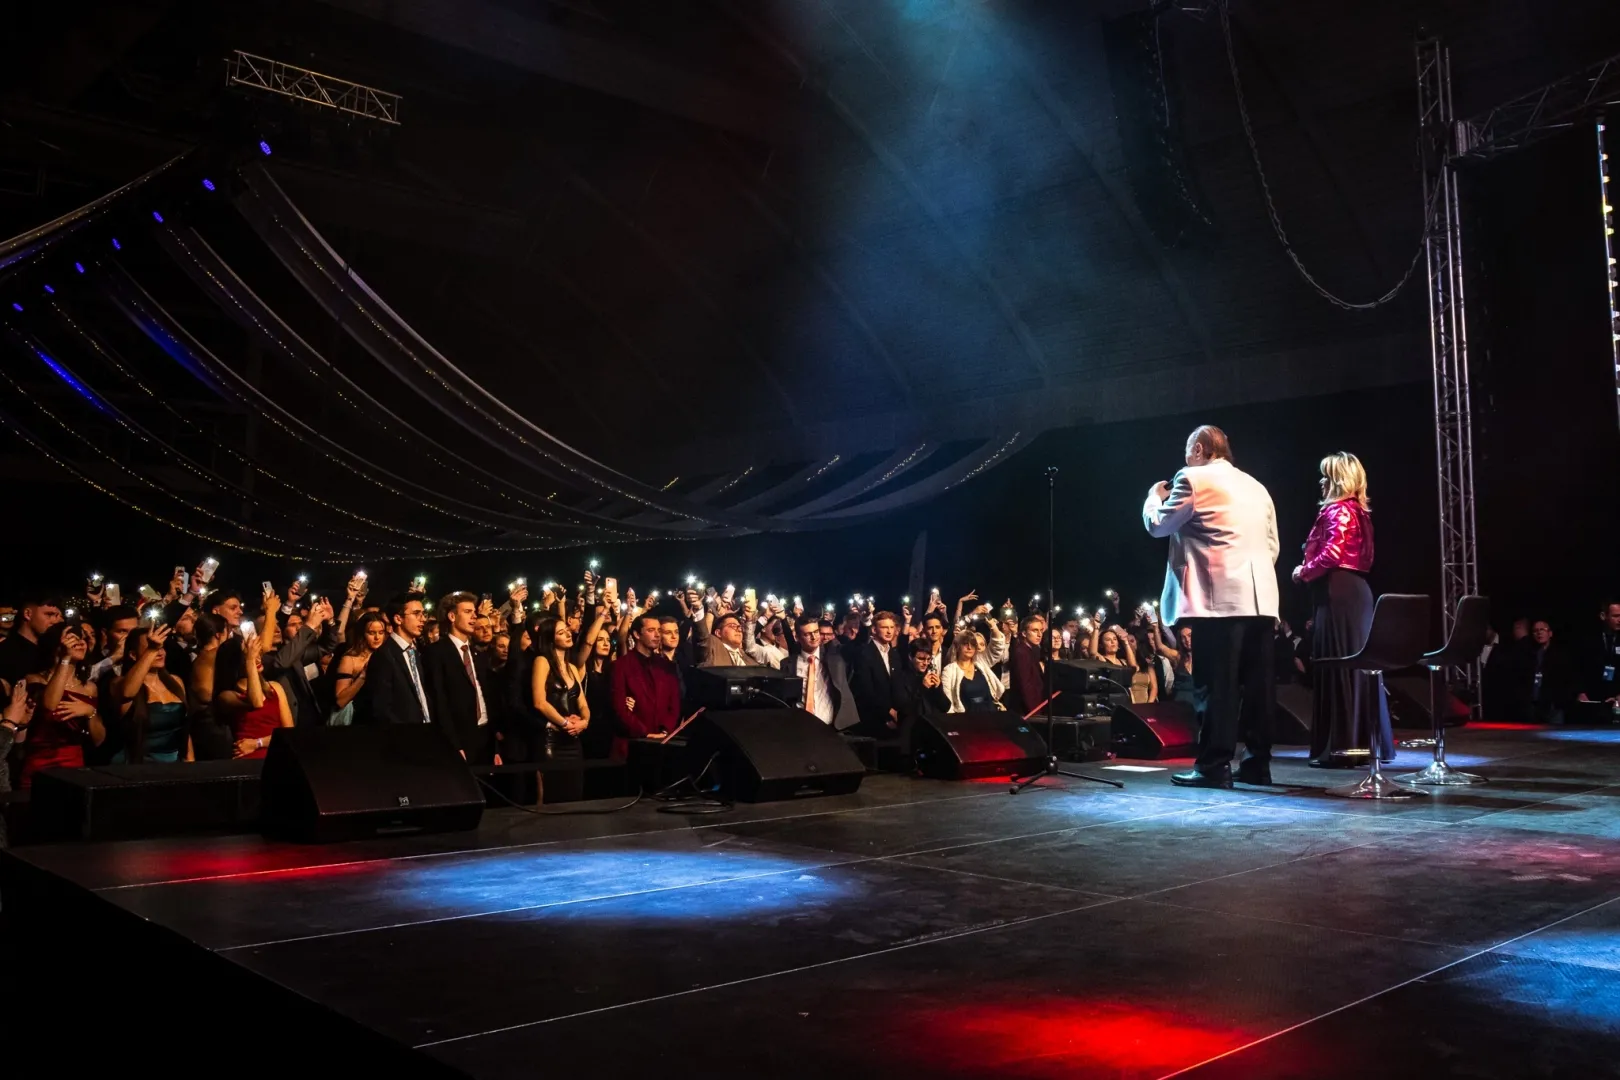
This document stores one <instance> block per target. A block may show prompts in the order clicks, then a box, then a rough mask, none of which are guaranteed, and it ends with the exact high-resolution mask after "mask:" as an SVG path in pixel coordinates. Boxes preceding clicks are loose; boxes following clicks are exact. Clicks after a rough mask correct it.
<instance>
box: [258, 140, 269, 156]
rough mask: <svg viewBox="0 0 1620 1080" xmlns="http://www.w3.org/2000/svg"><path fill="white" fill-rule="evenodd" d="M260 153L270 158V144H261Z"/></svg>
mask: <svg viewBox="0 0 1620 1080" xmlns="http://www.w3.org/2000/svg"><path fill="white" fill-rule="evenodd" d="M259 153H261V154H263V155H264V156H265V157H269V156H270V144H269V143H267V142H261V143H260V144H259Z"/></svg>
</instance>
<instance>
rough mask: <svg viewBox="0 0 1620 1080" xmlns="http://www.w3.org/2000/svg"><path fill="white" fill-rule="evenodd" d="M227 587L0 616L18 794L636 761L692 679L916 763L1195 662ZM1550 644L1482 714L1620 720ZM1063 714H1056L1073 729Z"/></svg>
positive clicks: (1614, 623)
mask: <svg viewBox="0 0 1620 1080" xmlns="http://www.w3.org/2000/svg"><path fill="white" fill-rule="evenodd" d="M217 570H218V564H217V563H215V562H214V561H213V560H207V561H205V562H203V563H202V564H201V565H200V566H198V567H197V568H196V569H195V570H194V571H191V572H189V573H188V572H186V571H185V570H183V569H182V568H176V570H175V571H174V573H173V575H172V577H171V579H170V581H169V584H168V588H167V590H166V591H165V592H164V593H162V594H159V593H158V592H157V591H156V590H152V589H147V588H144V587H143V589H142V594H141V596H140V597H139V598H138V599H137V600H136V602H134V603H130V602H128V601H126V599H125V598H123V597H122V596H121V595H120V594H119V592H118V588H117V586H116V585H113V584H111V583H108V582H106V581H104V580H102V579H101V578H100V577H99V576H96V577H92V578H91V579H90V580H89V581H88V582H87V584H86V588H85V590H84V595H82V596H80V597H78V598H76V599H71V600H69V599H63V598H59V597H55V596H51V595H47V594H45V593H35V594H30V595H26V596H24V597H22V598H21V603H20V604H19V605H18V606H17V607H15V608H12V609H10V610H6V609H0V633H3V635H4V636H3V639H0V694H3V701H4V703H5V707H4V711H3V715H0V791H4V790H6V789H7V788H8V787H11V786H15V787H18V788H27V787H28V786H29V785H30V784H31V782H32V780H33V777H34V776H35V775H36V774H37V773H38V772H39V771H40V770H41V769H45V768H51V767H54V766H81V765H85V764H102V763H122V762H187V761H197V760H208V759H227V758H255V757H263V756H264V754H265V752H266V750H267V748H268V746H269V743H270V740H271V738H272V737H273V735H274V733H275V732H276V731H277V730H278V729H280V728H284V727H292V726H295V725H311V724H321V725H349V724H380V723H431V724H434V725H437V726H438V727H439V729H440V730H441V731H443V732H444V734H445V736H446V737H447V738H448V739H449V741H450V743H451V744H452V745H453V746H454V747H455V748H456V750H457V751H459V752H460V753H461V755H462V756H463V757H464V758H466V760H467V761H468V762H470V763H484V764H502V763H521V762H539V761H568V760H575V759H578V760H583V759H587V758H611V757H615V756H618V757H622V756H623V755H624V753H625V750H626V745H627V743H628V741H629V740H631V739H637V738H659V737H661V736H663V735H664V734H667V733H668V732H670V731H672V730H674V729H675V728H676V727H678V726H679V724H680V723H681V720H682V719H683V718H684V717H685V716H686V715H689V714H690V712H691V708H690V705H689V704H688V695H687V684H688V682H689V674H690V672H691V670H692V669H693V668H697V667H714V666H724V667H731V666H766V667H770V668H774V669H777V670H778V671H780V672H781V673H783V674H786V675H789V676H795V677H797V678H799V679H800V680H801V685H802V687H803V697H802V699H801V700H800V701H797V702H793V703H792V704H794V705H799V706H802V707H803V708H805V709H806V710H807V711H809V712H811V713H813V714H814V715H816V716H817V717H818V718H820V719H821V720H823V721H824V722H826V723H828V724H830V725H832V726H834V727H836V728H837V729H839V730H840V731H845V732H849V733H851V734H861V735H869V736H873V737H876V738H880V739H888V738H894V739H902V740H903V739H904V738H905V737H906V734H907V732H908V731H909V728H910V726H911V724H913V723H914V722H915V720H916V718H917V717H918V716H920V715H922V714H924V713H926V712H938V713H949V712H962V711H973V710H983V709H1005V710H1010V711H1013V712H1017V713H1019V714H1020V715H1027V714H1030V713H1033V712H1034V711H1036V710H1039V709H1040V708H1041V707H1042V706H1043V705H1044V704H1045V701H1046V685H1047V684H1046V677H1045V673H1044V666H1045V664H1046V662H1047V661H1049V660H1051V659H1073V658H1082V659H1090V660H1093V661H1095V662H1096V664H1097V665H1099V669H1100V670H1102V671H1104V673H1105V674H1107V673H1108V669H1117V674H1115V675H1111V676H1110V677H1109V681H1110V682H1111V683H1112V684H1114V685H1116V686H1117V687H1118V689H1119V691H1120V693H1121V694H1124V693H1129V695H1130V697H1131V698H1132V699H1133V700H1135V701H1138V702H1156V701H1160V700H1165V699H1176V700H1181V701H1184V702H1187V703H1189V704H1190V703H1191V701H1192V695H1193V689H1192V678H1191V675H1192V640H1191V634H1190V632H1189V631H1188V629H1187V627H1186V626H1184V625H1183V626H1182V627H1180V628H1179V629H1177V628H1167V627H1165V626H1163V625H1162V624H1161V623H1160V620H1159V618H1158V614H1157V610H1156V604H1155V603H1154V602H1144V603H1142V604H1140V605H1138V606H1137V607H1135V608H1134V609H1122V608H1121V606H1120V600H1119V594H1118V593H1117V592H1115V591H1113V590H1109V591H1108V592H1107V593H1106V594H1105V596H1104V598H1103V602H1102V604H1101V605H1100V606H1099V607H1097V608H1095V609H1090V610H1081V609H1079V608H1074V609H1069V610H1067V611H1065V610H1062V609H1058V610H1057V611H1045V610H1042V609H1041V608H1040V605H1039V603H1038V601H1031V602H1030V603H1029V604H1026V605H1023V606H1021V607H1020V606H1018V605H1015V604H1014V603H1013V602H1012V601H1011V600H1006V601H1004V602H1003V603H1002V604H1000V605H995V604H991V603H987V602H985V601H984V600H982V599H981V598H980V597H979V596H978V595H977V593H975V592H971V591H970V592H968V593H967V594H966V595H964V596H962V597H961V598H960V599H959V600H956V601H955V603H954V605H951V606H947V602H946V600H944V599H943V598H942V597H941V596H940V595H939V593H938V592H937V591H936V592H934V593H932V594H931V595H930V596H928V597H926V598H925V599H924V602H923V603H921V604H918V605H916V606H913V605H912V604H911V602H910V598H909V597H906V598H901V599H900V602H899V603H896V604H894V605H892V607H886V606H883V605H880V604H879V603H878V601H877V600H875V599H873V598H869V597H864V596H855V597H851V598H850V601H849V603H848V604H847V605H846V606H843V607H842V608H840V609H839V610H833V609H824V610H818V611H807V610H806V609H805V608H804V606H803V604H802V603H801V602H800V601H799V600H798V598H792V599H789V598H787V597H776V596H765V597H763V598H760V597H756V596H755V594H754V592H753V590H752V589H746V590H741V591H739V590H736V589H734V588H733V587H731V586H729V585H728V586H725V587H723V588H714V587H709V586H707V585H705V584H704V583H702V582H697V581H692V582H689V584H688V587H686V588H685V589H681V590H677V591H676V592H675V593H674V595H672V596H667V597H660V596H659V595H658V593H656V592H651V593H648V594H645V595H642V596H638V595H637V593H636V591H635V590H634V589H625V590H623V591H622V593H621V590H620V588H619V583H618V582H617V581H616V580H615V579H614V578H612V577H603V576H601V575H600V574H599V573H598V572H594V571H587V572H586V573H585V574H584V575H583V580H582V582H581V583H580V584H579V585H577V586H575V587H563V586H559V585H555V584H549V585H547V586H545V587H544V588H542V589H541V590H540V592H539V596H538V597H537V598H534V597H531V592H530V589H529V586H528V584H527V583H526V582H525V581H522V580H519V581H515V582H510V583H508V586H507V588H505V589H504V590H502V592H501V599H500V602H499V603H497V601H496V597H495V596H494V595H491V594H490V593H481V594H480V593H474V592H471V591H460V590H457V591H451V592H448V593H445V594H442V595H440V596H439V597H438V598H437V599H436V600H434V599H430V597H429V594H428V590H427V581H426V579H425V578H417V579H414V580H413V581H412V582H410V583H409V584H408V585H407V586H406V587H405V588H404V589H403V590H401V591H400V592H398V593H397V594H396V595H393V596H391V597H390V598H389V599H387V600H385V601H382V602H379V601H377V600H376V599H374V598H373V596H372V591H371V583H370V581H369V580H368V578H367V576H366V573H365V572H364V571H356V572H355V573H354V574H353V576H351V577H350V578H349V579H348V580H347V582H346V583H344V586H343V588H342V590H341V591H340V592H337V593H331V594H326V593H317V592H316V591H314V590H313V589H312V588H311V586H310V583H309V582H308V581H307V579H305V578H303V577H299V578H298V579H296V580H295V581H293V582H292V583H291V584H290V585H288V586H286V587H283V588H277V587H274V586H273V585H272V584H271V583H270V582H263V583H261V584H260V587H259V588H258V589H256V590H254V591H252V592H251V593H246V592H243V591H239V590H237V589H235V588H231V587H229V586H225V585H220V584H217V583H216V581H215V575H216V573H217ZM1552 638H1553V635H1552V631H1551V629H1550V627H1549V626H1548V624H1547V623H1546V622H1544V621H1540V620H1535V621H1529V620H1519V621H1518V622H1515V623H1514V624H1513V627H1512V631H1511V636H1510V638H1509V639H1508V640H1506V641H1503V642H1500V643H1498V644H1495V645H1493V647H1492V648H1491V650H1489V652H1488V655H1487V662H1486V667H1485V671H1486V678H1485V691H1486V695H1487V698H1486V700H1487V710H1488V711H1490V712H1491V713H1492V714H1494V715H1499V716H1500V718H1502V719H1509V720H1535V721H1542V722H1547V721H1552V722H1557V721H1560V720H1562V719H1563V717H1564V715H1565V714H1566V713H1567V712H1569V711H1571V710H1573V709H1576V708H1588V709H1593V710H1597V709H1602V710H1604V711H1605V715H1607V714H1608V713H1610V712H1613V713H1615V714H1616V715H1620V677H1617V667H1620V603H1614V604H1610V605H1608V606H1606V607H1605V608H1604V609H1603V611H1602V614H1601V618H1600V626H1599V627H1598V628H1597V629H1596V630H1595V631H1594V632H1593V633H1592V634H1590V635H1588V636H1587V639H1586V640H1583V641H1582V642H1581V643H1580V645H1579V647H1576V648H1572V649H1570V650H1568V651H1567V652H1566V651H1565V650H1564V649H1563V648H1562V647H1561V646H1560V645H1557V644H1554V642H1553V640H1552ZM1312 640H1313V635H1312V627H1311V625H1310V624H1309V623H1307V624H1306V625H1305V627H1304V632H1303V633H1299V634H1296V633H1295V631H1294V630H1293V628H1292V627H1291V626H1290V625H1289V623H1288V622H1286V621H1285V620H1278V622H1277V625H1276V631H1275V646H1276V662H1275V665H1274V666H1275V671H1276V673H1277V677H1278V679H1279V680H1283V681H1287V680H1299V681H1302V682H1307V683H1308V682H1310V681H1311V678H1312V673H1311V671H1310V655H1311V651H1312ZM1059 711H1061V710H1059Z"/></svg>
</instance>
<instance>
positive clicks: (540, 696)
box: [529, 618, 591, 801]
mask: <svg viewBox="0 0 1620 1080" xmlns="http://www.w3.org/2000/svg"><path fill="white" fill-rule="evenodd" d="M573 648H574V635H573V633H572V632H571V631H570V630H569V629H568V624H567V623H566V622H564V621H562V620H561V619H557V618H547V619H544V620H542V621H541V622H540V623H539V624H538V625H537V626H536V627H535V628H534V631H533V633H532V640H531V642H530V645H529V651H530V653H531V654H532V655H533V664H532V666H531V668H530V671H529V705H530V709H531V718H532V719H533V720H535V721H537V722H538V724H539V725H542V727H541V730H540V731H539V732H538V733H537V735H536V737H535V740H534V741H535V744H536V745H534V746H533V747H532V748H531V750H532V751H534V752H535V757H536V759H537V760H541V761H544V762H547V763H558V762H570V763H574V764H576V766H578V767H576V768H573V769H567V770H562V771H551V770H547V772H546V786H547V787H548V788H550V789H551V792H552V797H553V799H556V800H563V801H566V800H568V799H570V798H574V799H578V798H580V797H581V794H582V792H583V789H584V771H583V763H584V757H585V755H584V751H583V749H582V748H581V746H580V736H581V735H583V734H584V733H585V729H586V728H588V727H589V726H590V723H591V707H590V704H589V703H588V702H587V701H586V700H585V672H584V670H583V669H582V668H579V667H577V666H575V665H574V663H573V661H572V660H571V659H570V658H569V654H570V653H571V652H573ZM531 726H533V725H531Z"/></svg>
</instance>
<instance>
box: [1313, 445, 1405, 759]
mask: <svg viewBox="0 0 1620 1080" xmlns="http://www.w3.org/2000/svg"><path fill="white" fill-rule="evenodd" d="M1321 470H1322V481H1321V483H1322V508H1321V510H1320V511H1319V512H1318V513H1317V515H1316V525H1315V527H1313V528H1312V529H1311V535H1310V538H1309V539H1308V540H1306V541H1305V558H1304V561H1302V562H1301V563H1300V564H1299V565H1298V566H1296V567H1294V575H1293V577H1294V583H1295V584H1297V585H1304V584H1309V585H1310V587H1311V599H1312V604H1313V607H1314V608H1315V613H1314V615H1313V620H1312V649H1311V656H1312V657H1313V658H1317V659H1320V658H1323V657H1338V656H1351V655H1353V654H1355V653H1357V652H1359V651H1360V650H1361V647H1362V646H1363V645H1365V644H1366V642H1367V633H1368V631H1369V630H1371V629H1372V615H1373V594H1372V589H1371V588H1370V587H1369V586H1368V584H1367V574H1368V572H1369V571H1371V570H1372V565H1373V524H1372V512H1371V510H1370V509H1369V507H1368V502H1367V472H1366V470H1365V469H1363V468H1362V466H1361V462H1360V461H1359V460H1357V459H1356V456H1355V455H1354V454H1347V453H1344V452H1343V451H1340V452H1339V453H1336V454H1329V455H1328V456H1327V457H1325V458H1323V459H1322V465H1321ZM1311 684H1312V691H1313V694H1312V707H1311V757H1310V764H1311V765H1312V766H1314V767H1316V768H1318V769H1336V768H1350V767H1353V766H1355V765H1358V764H1361V763H1362V762H1364V761H1365V760H1366V759H1365V757H1363V756H1362V755H1364V754H1365V753H1366V751H1367V744H1368V736H1369V728H1371V729H1372V730H1374V731H1375V732H1376V734H1377V742H1378V756H1379V758H1380V759H1381V760H1384V761H1389V760H1391V759H1393V758H1394V756H1395V740H1394V737H1393V735H1392V733H1391V731H1390V726H1389V705H1388V704H1387V703H1386V702H1385V700H1384V693H1383V688H1382V686H1381V685H1379V684H1377V683H1375V682H1368V681H1367V680H1365V679H1363V678H1357V677H1356V675H1355V673H1353V672H1351V671H1348V670H1346V669H1344V668H1341V667H1337V666H1333V667H1324V666H1320V665H1316V666H1314V667H1313V671H1312V677H1311Z"/></svg>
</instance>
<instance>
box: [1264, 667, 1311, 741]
mask: <svg viewBox="0 0 1620 1080" xmlns="http://www.w3.org/2000/svg"><path fill="white" fill-rule="evenodd" d="M1271 741H1272V743H1273V744H1274V745H1276V746H1309V745H1311V688H1310V687H1308V686H1302V685H1300V684H1299V683H1297V682H1286V683H1278V684H1277V704H1276V707H1275V708H1274V709H1272V712H1271Z"/></svg>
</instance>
